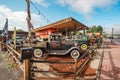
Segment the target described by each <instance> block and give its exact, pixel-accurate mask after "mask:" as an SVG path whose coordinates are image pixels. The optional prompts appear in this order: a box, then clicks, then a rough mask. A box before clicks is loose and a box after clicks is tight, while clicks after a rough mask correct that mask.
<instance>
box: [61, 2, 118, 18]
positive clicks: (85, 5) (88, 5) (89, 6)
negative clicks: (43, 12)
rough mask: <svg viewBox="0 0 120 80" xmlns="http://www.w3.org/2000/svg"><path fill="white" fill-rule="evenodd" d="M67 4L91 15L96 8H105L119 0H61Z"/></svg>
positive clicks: (86, 14) (77, 10)
mask: <svg viewBox="0 0 120 80" xmlns="http://www.w3.org/2000/svg"><path fill="white" fill-rule="evenodd" d="M65 2H66V4H67V5H68V6H69V7H70V8H71V9H72V10H73V11H76V12H78V13H80V14H83V15H85V16H88V15H91V13H93V12H94V11H95V9H96V8H99V9H104V8H107V7H110V6H112V5H114V4H116V3H117V2H118V0H99V1H98V0H69V1H67V0H59V3H60V4H62V5H64V4H65Z"/></svg>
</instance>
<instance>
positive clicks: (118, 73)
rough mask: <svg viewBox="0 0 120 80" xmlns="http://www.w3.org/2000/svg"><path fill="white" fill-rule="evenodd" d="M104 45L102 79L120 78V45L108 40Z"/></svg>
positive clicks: (112, 79)
mask: <svg viewBox="0 0 120 80" xmlns="http://www.w3.org/2000/svg"><path fill="white" fill-rule="evenodd" d="M104 47H105V48H104V57H103V63H102V68H101V75H100V80H120V45H117V44H115V43H111V42H110V41H109V40H107V41H105V43H104Z"/></svg>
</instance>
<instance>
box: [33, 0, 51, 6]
mask: <svg viewBox="0 0 120 80" xmlns="http://www.w3.org/2000/svg"><path fill="white" fill-rule="evenodd" d="M32 2H34V3H38V4H40V5H41V6H43V7H48V6H49V4H50V3H48V0H32Z"/></svg>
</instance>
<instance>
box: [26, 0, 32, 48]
mask: <svg viewBox="0 0 120 80" xmlns="http://www.w3.org/2000/svg"><path fill="white" fill-rule="evenodd" d="M26 2H27V26H28V44H29V46H31V44H32V34H31V22H30V20H31V14H30V0H26Z"/></svg>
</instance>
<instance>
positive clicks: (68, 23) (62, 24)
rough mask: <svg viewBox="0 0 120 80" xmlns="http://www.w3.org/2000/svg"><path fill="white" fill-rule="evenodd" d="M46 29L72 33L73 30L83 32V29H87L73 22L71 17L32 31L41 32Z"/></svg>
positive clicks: (77, 22)
mask: <svg viewBox="0 0 120 80" xmlns="http://www.w3.org/2000/svg"><path fill="white" fill-rule="evenodd" d="M47 29H57V30H58V29H59V30H65V29H67V31H73V30H83V29H88V27H87V26H86V25H84V24H82V23H80V22H79V21H77V20H75V19H74V18H72V17H69V18H66V19H63V20H60V21H57V22H54V23H51V24H48V25H45V26H42V27H39V28H36V29H34V30H35V32H37V31H41V30H47Z"/></svg>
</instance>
